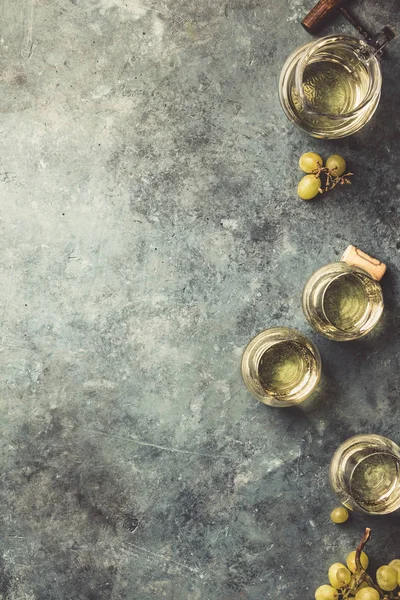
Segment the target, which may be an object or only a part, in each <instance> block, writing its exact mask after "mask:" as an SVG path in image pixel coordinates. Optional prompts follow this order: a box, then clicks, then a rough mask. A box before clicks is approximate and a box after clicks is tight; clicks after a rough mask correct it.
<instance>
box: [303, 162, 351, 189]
mask: <svg viewBox="0 0 400 600" xmlns="http://www.w3.org/2000/svg"><path fill="white" fill-rule="evenodd" d="M317 165H318V169H316V170H315V171H313V174H314V175H315V177H321V175H325V188H320V189H319V192H320V193H321V194H323V193H324V192H328V191H329V190H333V188H334V187H336V186H337V185H338V184H339V183H340V184H341V185H344V184H350V183H351V181H350V179H348V178H349V177H351V176H352V175H353V173H345V174H344V175H338V174H337V171H336V169H328V168H327V167H323V166H322V165H321V163H319V162H317Z"/></svg>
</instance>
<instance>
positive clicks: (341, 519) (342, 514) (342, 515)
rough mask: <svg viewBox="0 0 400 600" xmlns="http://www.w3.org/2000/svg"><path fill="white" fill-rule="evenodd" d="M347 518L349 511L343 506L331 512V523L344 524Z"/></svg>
mask: <svg viewBox="0 0 400 600" xmlns="http://www.w3.org/2000/svg"><path fill="white" fill-rule="evenodd" d="M348 518H349V511H348V510H347V509H346V508H345V507H344V506H338V507H337V508H334V509H333V511H332V512H331V521H333V523H345V522H346V521H347V519H348Z"/></svg>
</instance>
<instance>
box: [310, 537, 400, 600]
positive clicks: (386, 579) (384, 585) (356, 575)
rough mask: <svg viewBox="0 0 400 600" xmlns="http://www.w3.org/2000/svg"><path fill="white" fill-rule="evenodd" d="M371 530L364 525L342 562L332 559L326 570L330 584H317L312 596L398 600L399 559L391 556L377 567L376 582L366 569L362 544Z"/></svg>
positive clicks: (338, 599)
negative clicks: (385, 562) (355, 543)
mask: <svg viewBox="0 0 400 600" xmlns="http://www.w3.org/2000/svg"><path fill="white" fill-rule="evenodd" d="M370 535H371V530H370V529H368V528H367V529H366V530H365V533H364V535H363V537H362V539H361V541H360V543H359V545H358V547H357V550H354V551H353V552H350V554H349V555H348V556H347V559H346V564H347V567H346V566H345V565H343V564H342V563H334V564H333V565H332V566H331V567H330V568H329V571H328V579H329V583H330V585H321V586H320V587H319V588H318V589H317V591H316V592H315V600H353V599H355V600H395V599H396V600H398V599H399V598H400V592H396V589H397V588H398V587H399V586H400V560H399V559H395V560H392V562H390V563H389V564H388V565H383V566H382V567H379V569H378V570H377V572H376V583H375V582H374V580H373V579H372V577H371V576H370V575H368V573H367V568H368V564H369V559H368V556H367V555H366V554H365V552H363V548H364V546H365V544H366V543H367V541H368V540H369V537H370Z"/></svg>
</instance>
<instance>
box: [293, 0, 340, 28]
mask: <svg viewBox="0 0 400 600" xmlns="http://www.w3.org/2000/svg"><path fill="white" fill-rule="evenodd" d="M345 2H346V0H319V2H318V3H317V4H316V5H315V6H314V8H312V9H311V10H310V12H309V13H308V15H306V16H305V17H304V19H303V20H302V22H301V24H302V25H303V27H304V29H305V30H306V31H308V33H316V32H317V31H318V29H319V28H320V27H321V25H322V24H323V22H324V21H325V19H326V18H327V17H328V16H329V14H330V13H331V12H332V11H334V10H335V9H337V8H340V7H341V6H342V5H343V4H345Z"/></svg>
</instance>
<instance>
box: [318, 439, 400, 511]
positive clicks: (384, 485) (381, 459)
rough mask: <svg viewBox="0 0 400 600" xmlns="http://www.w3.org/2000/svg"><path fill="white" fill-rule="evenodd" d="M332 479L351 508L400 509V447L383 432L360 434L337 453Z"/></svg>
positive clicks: (331, 469)
mask: <svg viewBox="0 0 400 600" xmlns="http://www.w3.org/2000/svg"><path fill="white" fill-rule="evenodd" d="M330 481H331V485H332V488H333V490H334V491H335V492H336V493H337V494H338V496H339V498H340V500H341V501H342V504H344V506H346V508H349V509H350V510H357V511H360V512H364V513H369V514H376V515H385V514H388V513H392V512H394V511H396V510H398V509H399V508H400V448H399V447H398V446H397V445H396V444H395V443H394V442H392V441H391V440H389V439H388V438H385V437H382V436H380V435H375V434H369V435H356V436H354V437H351V438H349V439H348V440H346V441H345V442H344V443H343V444H342V445H341V446H339V448H338V449H337V450H336V452H335V454H334V455H333V458H332V461H331V466H330Z"/></svg>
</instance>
